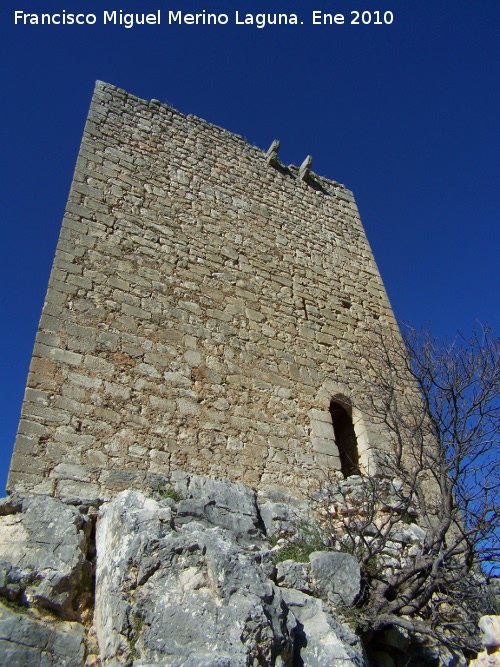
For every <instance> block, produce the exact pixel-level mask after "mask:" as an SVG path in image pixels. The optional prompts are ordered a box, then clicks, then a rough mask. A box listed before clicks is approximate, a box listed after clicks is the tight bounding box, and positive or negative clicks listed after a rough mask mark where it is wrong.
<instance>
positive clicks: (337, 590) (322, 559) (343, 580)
mask: <svg viewBox="0 0 500 667" xmlns="http://www.w3.org/2000/svg"><path fill="white" fill-rule="evenodd" d="M309 560H310V561H311V575H312V578H313V580H314V582H315V584H316V588H317V590H318V591H320V592H321V593H323V594H324V595H326V597H327V598H328V600H330V601H331V602H332V603H334V604H344V605H348V606H349V605H352V604H353V603H354V601H355V599H356V597H357V596H358V595H359V590H360V584H361V573H360V568H359V563H358V561H357V560H356V558H354V556H351V555H350V554H346V553H336V552H329V551H315V552H313V553H312V554H311V555H310V556H309Z"/></svg>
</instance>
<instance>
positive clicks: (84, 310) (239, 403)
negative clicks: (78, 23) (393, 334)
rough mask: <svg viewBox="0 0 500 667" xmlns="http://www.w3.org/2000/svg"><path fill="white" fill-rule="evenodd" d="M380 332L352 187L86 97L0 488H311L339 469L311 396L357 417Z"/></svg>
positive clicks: (324, 407)
mask: <svg viewBox="0 0 500 667" xmlns="http://www.w3.org/2000/svg"><path fill="white" fill-rule="evenodd" d="M298 157H299V158H300V157H301V156H298ZM381 322H382V323H386V324H388V325H389V326H391V327H392V326H393V325H394V319H393V315H392V311H391V308H390V305H389V302H388V300H387V297H386V294H385V291H384V288H383V285H382V282H381V279H380V276H379V273H378V270H377V267H376V265H375V263H374V261H373V258H372V255H371V251H370V248H369V245H368V242H367V240H366V237H365V234H364V231H363V227H362V225H361V222H360V219H359V216H358V212H357V208H356V205H355V203H354V199H353V196H352V193H351V192H350V191H349V190H347V189H346V188H345V187H344V186H341V185H339V184H338V183H336V182H332V181H328V180H326V179H324V178H321V177H319V176H316V175H315V174H313V173H312V172H310V173H309V174H308V175H307V176H305V177H303V178H300V177H299V172H298V169H297V168H295V167H284V166H282V165H280V164H279V162H276V161H273V164H270V163H269V162H268V160H266V155H265V153H263V152H262V151H261V150H259V149H257V148H255V147H253V146H250V145H248V144H247V143H246V142H245V141H244V140H243V139H242V138H241V137H239V136H236V135H233V134H230V133H228V132H226V131H224V130H222V129H220V128H218V127H215V126H213V125H210V124H209V123H206V122H205V121H203V120H200V119H197V118H193V117H191V116H188V117H185V116H183V115H182V114H180V113H178V112H177V111H175V110H173V109H170V108H168V107H165V106H162V105H160V104H159V103H157V102H154V101H153V102H147V101H144V100H140V99H138V98H136V97H134V96H132V95H129V94H127V93H126V92H124V91H122V90H119V89H116V88H114V87H113V86H110V85H107V84H103V83H101V82H98V83H97V85H96V89H95V92H94V97H93V99H92V104H91V108H90V111H89V116H88V120H87V124H86V127H85V131H84V136H83V140H82V144H81V149H80V153H79V157H78V161H77V166H76V170H75V174H74V180H73V183H72V186H71V191H70V194H69V200H68V203H67V207H66V212H65V215H64V220H63V225H62V229H61V235H60V239H59V243H58V247H57V252H56V257H55V261H54V265H53V269H52V273H51V278H50V283H49V287H48V291H47V296H46V302H45V305H44V309H43V313H42V317H41V320H40V326H39V330H38V334H37V337H36V343H35V348H34V352H33V359H32V364H31V367H30V373H29V377H28V382H27V389H26V395H25V401H24V405H23V411H22V417H21V421H20V425H19V432H18V437H17V441H16V445H15V451H14V455H13V459H12V464H11V470H10V476H9V482H8V488H9V490H14V489H18V490H23V489H24V490H31V491H38V492H43V493H50V494H54V495H57V496H62V497H68V496H78V497H83V498H88V497H95V496H98V495H100V494H102V493H103V490H109V491H115V490H118V489H121V488H125V487H130V486H139V487H140V486H141V485H143V484H144V483H145V482H146V480H147V479H149V478H151V476H152V475H153V476H154V475H155V474H162V475H163V474H167V475H168V474H169V472H170V471H171V470H176V469H184V470H186V471H191V472H195V473H198V474H203V475H223V476H226V477H230V478H231V479H236V480H242V481H245V482H247V483H248V484H251V485H253V486H260V485H267V484H278V485H282V486H293V487H294V488H295V489H297V491H300V490H301V489H302V490H304V489H307V487H308V486H309V484H310V479H311V475H315V474H316V472H317V471H318V470H319V469H324V468H325V467H330V468H331V467H333V468H340V467H341V463H340V461H339V455H338V452H337V449H336V446H335V437H334V434H333V429H332V416H333V417H334V419H333V422H334V423H335V422H339V420H338V419H337V418H336V417H335V415H330V413H329V409H330V402H331V399H332V396H333V393H332V392H333V390H332V392H330V393H328V392H325V390H324V387H325V386H327V385H328V383H329V382H330V383H331V380H332V379H338V380H339V381H341V382H342V383H343V387H344V389H343V391H344V393H346V394H347V395H348V396H349V397H351V399H352V400H353V401H354V403H353V404H355V395H356V387H354V386H351V384H350V379H349V378H350V369H352V368H354V367H355V366H356V365H357V364H358V361H359V350H360V349H369V345H370V336H371V333H370V332H371V331H373V330H374V328H375V327H377V326H378V325H379V324H380V323H381ZM325 383H326V384H325ZM345 387H347V389H345ZM311 414H313V415H316V416H315V417H314V419H313V420H312V419H311V416H310V415H311ZM318 415H319V417H318ZM328 422H329V423H328ZM327 428H328V429H329V430H328V433H327V432H326V429H327ZM336 428H340V429H341V430H342V427H339V426H337V427H336ZM364 428H365V430H366V433H367V435H366V437H365V443H364V448H365V450H366V449H367V448H368V447H369V445H370V435H369V424H366V423H365V424H364ZM339 438H340V439H343V436H341V435H339V436H337V439H339ZM349 451H350V450H349ZM342 465H343V464H342ZM347 474H349V473H347Z"/></svg>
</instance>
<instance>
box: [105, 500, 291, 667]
mask: <svg viewBox="0 0 500 667" xmlns="http://www.w3.org/2000/svg"><path fill="white" fill-rule="evenodd" d="M97 557H98V566H97V582H96V628H97V636H98V641H99V646H100V650H101V657H102V660H103V665H105V666H109V667H115V666H118V665H121V664H124V665H125V664H127V665H130V664H133V665H137V666H138V665H141V664H143V665H145V664H155V663H159V664H164V663H165V661H168V662H167V664H169V665H172V666H173V665H178V666H179V667H180V666H181V665H182V666H183V667H185V666H187V665H190V666H191V667H195V666H199V667H201V666H202V665H203V666H207V665H212V666H213V667H216V666H217V667H240V666H241V667H244V666H245V665H248V664H266V665H291V662H290V659H291V651H292V646H291V639H290V635H289V631H288V629H287V621H289V619H288V610H287V608H286V607H285V605H284V604H283V602H282V598H281V594H280V591H279V589H278V588H276V587H275V586H274V584H273V583H272V582H271V581H270V580H268V579H267V577H266V576H265V575H264V574H263V572H262V571H261V570H260V569H259V567H258V565H257V562H256V560H255V558H253V556H252V555H251V554H248V553H246V552H245V551H244V550H243V549H242V548H241V547H240V546H239V545H238V543H237V542H236V540H235V539H234V537H233V536H232V535H231V533H229V531H227V530H225V529H224V528H221V527H220V526H213V527H210V528H207V527H206V526H204V525H203V524H202V523H199V522H197V521H192V522H189V523H187V524H182V523H181V524H178V525H175V528H174V527H173V525H172V522H171V519H170V513H168V515H166V514H165V508H164V507H162V504H161V502H157V501H154V500H152V499H148V498H146V497H145V496H144V495H142V494H141V493H138V492H133V491H125V492H123V493H121V494H119V495H118V496H117V497H116V498H115V499H114V500H113V501H112V502H111V503H109V504H107V505H105V506H104V507H103V509H102V516H101V520H100V522H99V523H98V530H97ZM291 622H292V624H293V623H294V619H293V618H291ZM252 661H253V662H252Z"/></svg>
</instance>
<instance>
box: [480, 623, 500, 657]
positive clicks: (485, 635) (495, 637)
mask: <svg viewBox="0 0 500 667" xmlns="http://www.w3.org/2000/svg"><path fill="white" fill-rule="evenodd" d="M478 625H479V628H480V630H481V632H482V640H483V644H484V645H485V646H486V648H493V647H497V648H499V649H500V616H482V617H481V618H480V619H479V624H478Z"/></svg>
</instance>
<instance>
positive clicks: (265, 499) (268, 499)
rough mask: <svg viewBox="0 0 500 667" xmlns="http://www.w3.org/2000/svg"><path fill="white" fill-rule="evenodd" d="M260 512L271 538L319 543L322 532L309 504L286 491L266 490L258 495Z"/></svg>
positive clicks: (267, 533)
mask: <svg viewBox="0 0 500 667" xmlns="http://www.w3.org/2000/svg"><path fill="white" fill-rule="evenodd" d="M258 501H259V510H260V515H261V518H262V522H263V524H264V528H265V530H266V535H267V536H268V537H271V538H285V539H287V540H288V541H294V540H300V541H305V542H310V541H312V540H315V541H318V540H319V535H320V534H321V530H320V528H319V526H318V524H317V522H316V521H315V520H314V519H313V518H312V516H311V514H310V508H309V504H308V503H307V502H306V501H304V500H300V499H298V498H295V497H294V496H292V495H291V494H288V493H286V492H284V491H278V490H273V489H266V490H265V491H260V492H259V494H258Z"/></svg>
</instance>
